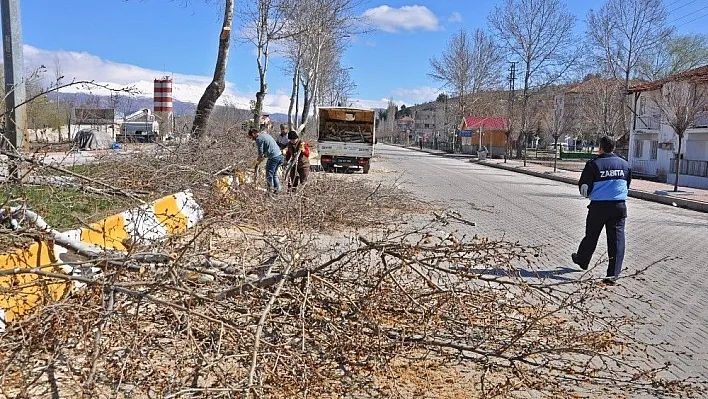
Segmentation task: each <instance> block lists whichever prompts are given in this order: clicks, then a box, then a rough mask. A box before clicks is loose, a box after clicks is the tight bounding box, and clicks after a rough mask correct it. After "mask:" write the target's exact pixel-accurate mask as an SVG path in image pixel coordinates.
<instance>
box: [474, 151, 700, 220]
mask: <svg viewBox="0 0 708 399" xmlns="http://www.w3.org/2000/svg"><path fill="white" fill-rule="evenodd" d="M470 162H472V163H476V164H479V165H484V166H488V167H491V168H497V169H504V170H508V171H511V172H517V173H523V174H526V175H530V176H536V177H541V178H544V179H549V180H555V181H559V182H562V183H568V184H573V185H576V186H577V185H578V179H575V178H572V177H564V176H557V175H553V174H551V172H547V173H543V172H536V171H532V170H525V169H521V168H520V167H513V166H504V165H500V164H498V163H488V162H484V161H476V160H473V161H470ZM629 196H630V197H632V198H637V199H641V200H645V201H651V202H656V203H660V204H664V205H671V206H674V207H677V208H684V209H689V210H692V211H696V212H705V213H708V202H701V201H692V200H688V199H685V198H676V197H669V196H665V195H657V194H654V193H650V192H648V191H642V190H636V189H631V188H630V189H629Z"/></svg>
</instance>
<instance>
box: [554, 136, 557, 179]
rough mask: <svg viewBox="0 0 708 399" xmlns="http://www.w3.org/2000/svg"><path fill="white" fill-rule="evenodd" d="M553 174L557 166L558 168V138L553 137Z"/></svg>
mask: <svg viewBox="0 0 708 399" xmlns="http://www.w3.org/2000/svg"><path fill="white" fill-rule="evenodd" d="M553 139H554V141H553V172H554V173H555V172H557V171H558V169H557V166H558V157H557V151H558V137H553Z"/></svg>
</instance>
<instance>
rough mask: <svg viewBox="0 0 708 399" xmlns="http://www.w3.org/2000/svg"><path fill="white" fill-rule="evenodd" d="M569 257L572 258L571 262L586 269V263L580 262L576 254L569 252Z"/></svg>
mask: <svg viewBox="0 0 708 399" xmlns="http://www.w3.org/2000/svg"><path fill="white" fill-rule="evenodd" d="M570 258H571V259H573V263H575V264H576V265H578V266H580V268H581V269H583V270H588V264H587V263H586V264H582V263H580V261H579V260H578V254H576V253H575V252H573V253H572V254H570Z"/></svg>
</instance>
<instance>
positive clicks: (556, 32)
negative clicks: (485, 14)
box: [488, 0, 579, 156]
mask: <svg viewBox="0 0 708 399" xmlns="http://www.w3.org/2000/svg"><path fill="white" fill-rule="evenodd" d="M488 20H489V23H490V24H491V26H492V27H493V28H494V30H495V33H496V35H497V36H498V37H499V38H500V40H501V41H502V43H503V44H504V45H505V46H506V48H507V50H508V51H509V53H511V54H512V56H513V57H514V58H518V59H520V61H521V67H522V68H523V81H522V93H521V109H520V113H521V126H520V128H521V132H520V135H519V137H520V138H521V140H519V142H518V144H519V145H517V156H520V155H521V147H520V145H522V144H523V145H524V146H525V143H526V140H527V135H528V129H529V126H528V117H529V115H528V104H529V97H530V96H531V89H532V88H534V87H543V86H547V85H550V84H553V83H556V82H557V81H559V80H560V79H561V78H562V77H563V76H564V74H565V73H566V72H567V71H568V70H569V68H570V67H571V66H572V65H573V63H574V62H575V61H576V60H577V59H578V54H579V52H578V47H577V43H578V41H577V39H576V36H575V34H574V33H573V29H574V27H575V17H574V16H573V14H572V13H570V12H569V11H568V9H567V7H566V6H565V4H563V3H561V2H560V0H505V1H504V4H503V5H501V6H496V7H495V8H494V10H493V11H492V13H491V14H490V15H489V18H488Z"/></svg>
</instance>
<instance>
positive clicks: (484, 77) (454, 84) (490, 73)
mask: <svg viewBox="0 0 708 399" xmlns="http://www.w3.org/2000/svg"><path fill="white" fill-rule="evenodd" d="M503 62H504V57H503V55H502V54H501V52H499V51H498V49H497V46H496V43H495V42H494V39H493V38H492V37H490V36H489V35H487V34H486V33H485V32H484V31H483V30H481V29H476V30H475V31H474V36H471V35H470V34H469V32H468V31H467V30H465V29H461V30H460V31H459V32H458V33H457V34H455V35H453V36H452V38H451V39H450V41H449V42H448V44H447V48H446V49H445V50H444V51H443V53H442V54H441V56H440V58H432V59H431V60H430V66H431V68H432V72H430V73H429V74H428V76H430V77H432V78H433V79H435V80H437V81H439V82H441V83H442V84H443V87H447V88H450V89H451V90H452V91H453V93H454V95H455V96H456V97H457V100H458V112H459V115H458V116H459V117H460V118H461V117H463V116H464V115H466V113H467V112H466V111H467V104H468V101H467V97H466V96H467V95H468V94H471V95H473V96H474V95H475V94H476V93H478V92H479V91H480V90H482V89H489V88H492V87H495V86H497V85H498V84H499V82H500V79H501V70H502V63H503Z"/></svg>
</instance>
